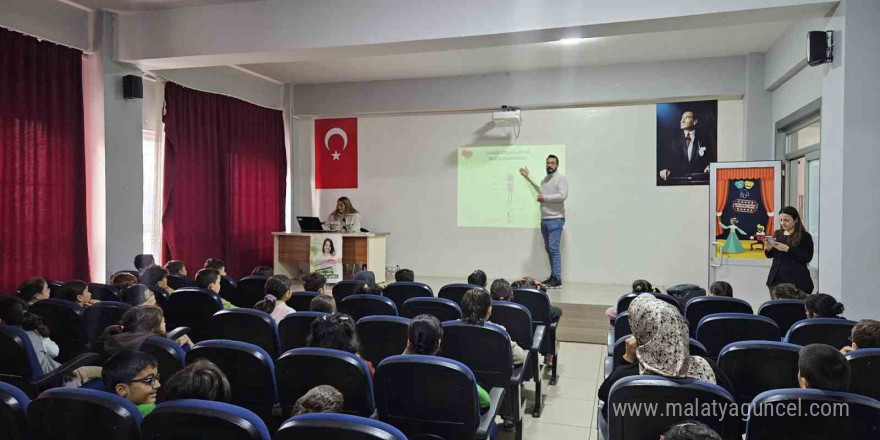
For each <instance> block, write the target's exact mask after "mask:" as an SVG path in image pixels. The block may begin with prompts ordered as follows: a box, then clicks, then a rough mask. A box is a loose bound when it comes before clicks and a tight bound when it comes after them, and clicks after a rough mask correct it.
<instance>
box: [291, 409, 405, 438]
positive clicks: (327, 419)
mask: <svg viewBox="0 0 880 440" xmlns="http://www.w3.org/2000/svg"><path fill="white" fill-rule="evenodd" d="M328 438H332V439H335V440H406V436H405V435H403V433H402V432H400V430H398V429H397V428H395V427H393V426H391V425H389V424H387V423H385V422H380V421H378V420H374V419H370V418H367V417H358V416H353V415H349V414H329V413H317V414H301V415H299V416H296V417H291V418H289V419H287V421H286V422H284V424H283V425H281V429H279V430H278V432H276V433H275V437H274V440H324V439H328Z"/></svg>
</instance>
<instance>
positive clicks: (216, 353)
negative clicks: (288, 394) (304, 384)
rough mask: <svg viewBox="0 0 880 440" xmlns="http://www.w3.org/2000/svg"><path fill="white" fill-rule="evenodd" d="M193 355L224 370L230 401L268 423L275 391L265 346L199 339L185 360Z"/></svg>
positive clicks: (276, 399) (276, 401)
mask: <svg viewBox="0 0 880 440" xmlns="http://www.w3.org/2000/svg"><path fill="white" fill-rule="evenodd" d="M175 295H176V293H175ZM197 359H207V360H209V361H211V362H213V363H215V364H216V365H217V366H218V367H220V370H221V371H223V373H225V374H226V377H227V378H228V379H229V384H230V385H231V386H232V401H231V403H232V404H234V405H238V406H240V407H242V408H247V409H249V410H251V411H253V412H255V413H256V414H257V415H258V416H260V418H262V419H263V421H265V422H267V424H269V421H270V420H271V419H272V417H271V415H272V407H273V406H274V405H275V404H276V403H278V392H277V387H276V386H275V364H274V363H273V362H272V358H271V357H270V356H269V353H267V352H266V350H263V349H262V348H260V347H258V346H256V345H253V344H248V343H246V342H239V341H228V340H219V339H218V340H212V341H203V342H199V343H198V344H196V346H195V347H193V348H192V349H191V350H190V351H189V352H188V353H187V354H186V363H187V364H191V363H192V362H194V361H195V360H197Z"/></svg>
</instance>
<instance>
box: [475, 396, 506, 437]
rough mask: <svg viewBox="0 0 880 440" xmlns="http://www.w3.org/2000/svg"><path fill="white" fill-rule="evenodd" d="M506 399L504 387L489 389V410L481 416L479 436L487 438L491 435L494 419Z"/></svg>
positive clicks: (478, 429)
mask: <svg viewBox="0 0 880 440" xmlns="http://www.w3.org/2000/svg"><path fill="white" fill-rule="evenodd" d="M502 400H504V388H492V389H491V390H489V410H488V411H486V413H485V414H483V415H482V416H481V417H480V426H478V427H477V436H476V437H477V438H478V439H485V438H488V437H489V430H490V429H491V428H492V421H494V420H495V416H497V415H498V410H499V409H501V401H502Z"/></svg>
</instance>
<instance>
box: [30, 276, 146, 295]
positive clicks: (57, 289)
mask: <svg viewBox="0 0 880 440" xmlns="http://www.w3.org/2000/svg"><path fill="white" fill-rule="evenodd" d="M135 276H138V275H137V274H135ZM46 284H48V285H49V298H58V296H59V295H61V286H62V285H63V284H64V281H58V280H49V281H46Z"/></svg>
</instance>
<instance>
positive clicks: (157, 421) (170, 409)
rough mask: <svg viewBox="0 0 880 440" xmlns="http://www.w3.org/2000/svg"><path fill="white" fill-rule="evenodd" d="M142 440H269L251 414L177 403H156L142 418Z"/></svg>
mask: <svg viewBox="0 0 880 440" xmlns="http://www.w3.org/2000/svg"><path fill="white" fill-rule="evenodd" d="M141 431H142V437H143V438H144V439H162V440H217V439H223V440H270V439H271V438H272V436H271V435H270V434H269V429H268V428H267V427H266V424H265V422H263V420H262V419H260V417H259V416H257V415H256V414H254V413H253V412H252V411H250V410H247V409H245V408H240V407H238V406H235V405H230V404H228V403H223V402H212V401H209V400H197V399H181V400H172V401H168V402H163V403H160V404H159V405H157V406H156V409H154V410H153V412H151V413H150V415H148V416H147V417H146V418H144V421H143V424H142V426H141Z"/></svg>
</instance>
